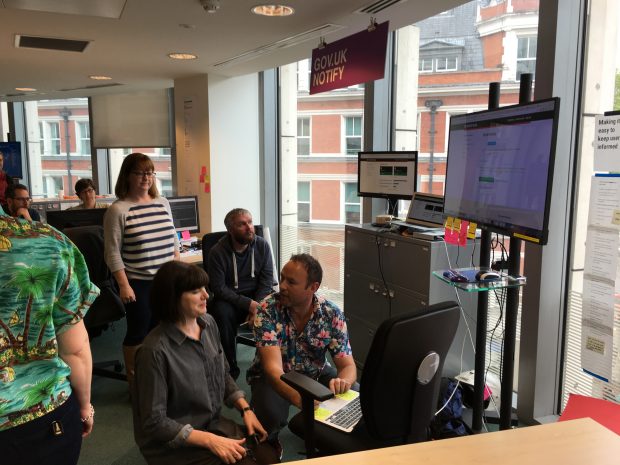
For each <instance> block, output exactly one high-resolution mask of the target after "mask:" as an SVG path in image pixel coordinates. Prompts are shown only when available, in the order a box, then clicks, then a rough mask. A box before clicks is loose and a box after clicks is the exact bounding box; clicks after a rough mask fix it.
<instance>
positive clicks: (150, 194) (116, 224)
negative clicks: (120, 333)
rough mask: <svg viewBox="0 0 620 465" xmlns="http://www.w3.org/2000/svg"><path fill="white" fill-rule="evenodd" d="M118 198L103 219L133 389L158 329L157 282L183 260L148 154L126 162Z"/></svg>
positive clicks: (121, 176) (125, 354)
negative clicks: (152, 296)
mask: <svg viewBox="0 0 620 465" xmlns="http://www.w3.org/2000/svg"><path fill="white" fill-rule="evenodd" d="M114 193H115V194H116V197H117V198H118V200H117V201H116V202H114V203H113V204H112V205H111V206H110V208H109V209H108V211H107V213H106V214H105V216H104V219H103V230H104V239H105V252H104V255H105V262H106V263H107V265H108V268H110V271H111V272H112V274H113V275H114V279H115V280H116V282H117V283H118V286H119V289H120V297H121V300H122V301H123V303H124V304H125V311H126V318H127V332H126V334H125V339H124V340H123V357H124V360H125V370H126V373H127V381H128V382H129V384H130V385H131V383H132V381H133V369H134V359H135V354H136V350H137V349H138V346H139V345H140V344H141V343H142V340H143V339H144V338H145V337H146V335H147V334H148V332H149V331H150V330H151V329H153V328H154V327H155V325H156V324H157V321H156V320H155V319H154V318H153V317H152V314H151V307H150V304H149V293H150V291H151V284H152V282H153V277H154V276H155V273H156V272H157V270H158V269H159V267H160V266H162V265H163V264H164V263H166V262H168V261H170V260H173V259H179V241H178V238H177V234H176V231H175V229H174V224H173V222H172V214H171V213H170V204H169V203H168V201H167V200H166V199H165V198H164V197H160V196H159V192H158V190H157V186H156V185H155V171H154V165H153V161H152V160H151V159H150V158H149V157H148V156H147V155H145V154H143V153H131V154H129V155H127V156H126V157H125V159H124V160H123V164H122V165H121V169H120V171H119V174H118V179H117V180H116V186H115V188H114Z"/></svg>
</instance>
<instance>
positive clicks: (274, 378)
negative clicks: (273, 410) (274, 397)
mask: <svg viewBox="0 0 620 465" xmlns="http://www.w3.org/2000/svg"><path fill="white" fill-rule="evenodd" d="M256 350H257V352H258V355H259V357H260V361H261V365H262V367H263V372H264V373H265V376H266V378H267V382H268V383H269V384H270V385H271V387H272V388H273V389H274V390H275V391H276V392H277V393H278V394H280V395H281V396H282V397H283V398H285V399H286V400H288V401H289V402H290V403H291V404H293V405H295V406H296V407H298V408H300V409H301V396H300V395H299V393H298V392H297V391H296V390H295V389H293V388H292V387H290V386H289V385H288V384H286V383H285V382H284V381H282V380H281V379H280V376H282V375H283V374H284V369H283V368H282V353H281V351H280V347H278V346H267V347H257V348H256Z"/></svg>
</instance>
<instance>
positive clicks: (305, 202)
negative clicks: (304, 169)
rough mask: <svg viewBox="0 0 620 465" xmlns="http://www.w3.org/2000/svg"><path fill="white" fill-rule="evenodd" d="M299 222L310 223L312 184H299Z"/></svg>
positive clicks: (304, 182)
mask: <svg viewBox="0 0 620 465" xmlns="http://www.w3.org/2000/svg"><path fill="white" fill-rule="evenodd" d="M297 221H299V222H301V223H308V222H309V221H310V182H306V181H298V182H297Z"/></svg>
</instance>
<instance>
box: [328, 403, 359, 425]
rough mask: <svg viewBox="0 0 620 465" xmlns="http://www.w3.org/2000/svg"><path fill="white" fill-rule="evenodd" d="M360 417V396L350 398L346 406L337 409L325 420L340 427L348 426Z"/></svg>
mask: <svg viewBox="0 0 620 465" xmlns="http://www.w3.org/2000/svg"><path fill="white" fill-rule="evenodd" d="M361 418H362V406H361V404H360V398H359V397H357V398H355V399H354V400H352V401H351V402H350V403H349V404H348V405H347V406H346V407H344V408H342V409H340V410H338V411H337V412H336V413H334V414H333V415H332V416H330V417H329V418H327V419H326V420H325V421H326V422H327V423H331V424H333V425H336V426H340V427H341V428H350V427H351V426H353V425H355V424H356V423H357V422H358V421H359V420H360V419H361Z"/></svg>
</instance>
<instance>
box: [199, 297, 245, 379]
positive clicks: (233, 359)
mask: <svg viewBox="0 0 620 465" xmlns="http://www.w3.org/2000/svg"><path fill="white" fill-rule="evenodd" d="M208 312H209V313H210V314H211V316H213V318H214V319H215V322H216V323H217V329H218V330H219V332H220V340H221V341H222V348H223V349H224V355H225V356H226V360H227V361H228V365H229V366H230V372H231V373H232V374H234V372H235V371H236V372H237V374H238V370H239V368H238V367H237V351H236V347H235V346H236V342H235V340H236V338H237V328H238V327H239V325H240V324H241V323H243V322H244V321H245V320H246V318H247V317H248V310H247V309H245V310H240V309H238V308H237V307H235V306H234V305H232V304H230V303H229V302H226V301H225V300H220V299H214V301H213V302H209V306H208Z"/></svg>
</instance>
